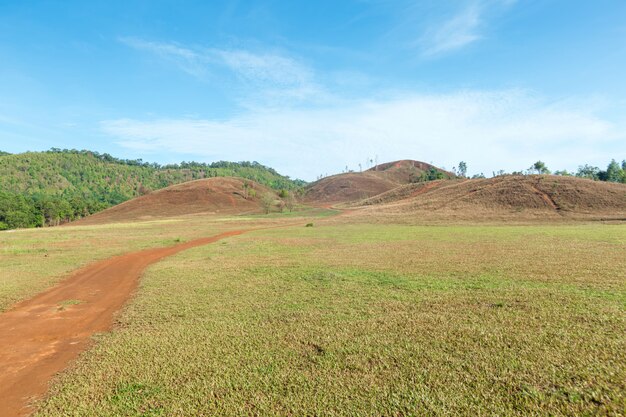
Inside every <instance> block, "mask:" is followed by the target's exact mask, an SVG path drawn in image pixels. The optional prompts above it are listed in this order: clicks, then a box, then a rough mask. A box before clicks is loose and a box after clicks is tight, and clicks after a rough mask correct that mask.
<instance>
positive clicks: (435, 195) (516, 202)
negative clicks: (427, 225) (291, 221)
mask: <svg viewBox="0 0 626 417" xmlns="http://www.w3.org/2000/svg"><path fill="white" fill-rule="evenodd" d="M351 205H352V206H373V207H375V208H376V211H378V212H381V213H389V214H391V213H395V214H411V213H422V214H424V213H427V215H428V216H429V217H432V216H437V215H439V214H448V215H452V216H453V217H459V218H478V217H485V218H489V217H490V216H492V215H496V217H498V216H502V215H505V216H504V217H506V215H511V216H515V217H539V218H542V217H546V216H548V217H571V218H576V217H590V216H591V217H606V218H625V217H626V185H624V184H615V183H607V182H600V181H592V180H586V179H580V178H575V177H562V176H554V175H529V176H513V175H509V176H501V177H496V178H489V179H473V180H469V179H465V180H463V179H457V180H440V181H430V182H425V183H417V184H408V185H404V186H400V187H397V188H395V189H393V190H390V191H388V192H385V193H383V194H379V195H377V196H375V197H372V198H369V199H365V200H362V201H360V202H357V203H353V204H351Z"/></svg>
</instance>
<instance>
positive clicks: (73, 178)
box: [0, 148, 305, 230]
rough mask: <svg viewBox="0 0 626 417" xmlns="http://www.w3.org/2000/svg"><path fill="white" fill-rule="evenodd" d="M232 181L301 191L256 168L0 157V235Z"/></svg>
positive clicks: (72, 155)
mask: <svg viewBox="0 0 626 417" xmlns="http://www.w3.org/2000/svg"><path fill="white" fill-rule="evenodd" d="M224 176H236V177H242V178H246V179H250V180H253V181H256V182H258V183H260V184H263V185H266V186H268V187H271V188H274V189H277V190H281V189H284V190H293V189H296V188H299V187H301V186H303V185H304V184H305V183H304V182H303V181H300V180H292V179H290V178H289V177H286V176H283V175H280V174H279V173H278V172H276V171H275V170H274V169H272V168H269V167H266V166H264V165H262V164H259V163H258V162H226V161H219V162H214V163H211V164H206V163H198V162H181V163H180V164H170V165H159V164H156V163H148V162H143V161H142V160H141V159H139V160H126V159H118V158H114V157H113V156H111V155H109V154H106V153H104V154H100V153H98V152H92V151H87V150H81V151H79V150H67V149H63V150H62V149H57V148H53V149H51V150H49V151H46V152H27V153H21V154H15V155H11V154H8V153H6V152H2V153H0V230H3V229H13V228H19V227H41V226H49V225H58V224H60V223H64V222H68V221H71V220H74V219H78V218H81V217H84V216H87V215H89V214H92V213H95V212H98V211H101V210H104V209H106V208H108V207H111V206H113V205H116V204H119V203H122V202H124V201H126V200H129V199H131V198H133V197H137V196H140V195H144V194H147V193H149V192H151V191H154V190H158V189H160V188H164V187H167V186H170V185H173V184H178V183H181V182H185V181H191V180H196V179H201V178H210V177H224Z"/></svg>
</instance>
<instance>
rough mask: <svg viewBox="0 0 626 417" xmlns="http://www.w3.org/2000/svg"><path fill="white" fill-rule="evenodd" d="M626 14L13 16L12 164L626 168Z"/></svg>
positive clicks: (51, 9)
mask: <svg viewBox="0 0 626 417" xmlns="http://www.w3.org/2000/svg"><path fill="white" fill-rule="evenodd" d="M625 17H626V4H624V3H623V2H619V1H609V0H605V1H602V2H599V3H595V4H591V3H589V2H576V4H572V2H566V1H564V0H555V1H552V2H538V1H532V0H526V1H524V0H461V1H458V2H453V3H447V4H445V5H443V4H440V2H436V1H418V2H410V1H397V2H385V1H369V2H362V1H347V2H342V3H341V4H339V5H338V4H336V3H335V2H328V1H324V2H318V3H315V4H310V3H300V4H296V3H289V4H277V3H271V2H238V3H232V2H219V3H218V2H212V3H211V4H204V3H203V2H193V1H190V2H186V3H185V4H184V5H180V3H172V2H159V3H158V4H157V3H152V4H150V5H149V6H146V5H145V3H138V2H133V3H131V4H127V3H124V2H107V3H104V2H102V3H93V2H90V3H89V4H84V3H81V2H77V1H73V2H66V3H64V4H63V5H62V6H59V5H55V4H50V3H47V2H35V3H31V4H24V3H21V2H13V3H8V2H7V3H5V4H2V5H0V59H1V60H2V62H3V65H2V66H0V97H1V98H2V99H1V100H0V150H1V151H7V152H11V153H21V152H25V151H28V150H30V151H45V150H48V149H50V148H68V149H88V150H92V151H96V152H100V153H109V154H111V155H113V156H115V157H118V158H122V159H142V160H145V161H151V162H157V163H159V164H169V163H179V162H181V161H191V160H193V161H196V162H206V163H211V162H215V161H219V160H226V161H245V160H249V161H258V162H259V163H261V164H263V165H266V166H269V167H272V168H274V169H276V170H277V171H278V172H280V173H281V174H283V175H288V176H290V177H292V178H301V179H304V180H306V181H312V180H314V179H315V178H317V177H318V176H319V175H323V174H334V173H340V172H342V171H344V170H345V169H346V167H348V168H349V169H352V170H354V171H358V164H359V163H361V164H362V166H363V168H364V169H365V165H366V164H365V161H366V160H372V159H374V158H376V159H377V161H378V162H379V163H382V162H389V161H395V160H403V159H413V160H419V161H423V162H427V163H431V164H433V165H435V166H438V167H441V168H444V169H447V170H451V169H452V167H454V166H456V165H457V164H458V163H459V162H460V161H465V162H466V163H467V165H468V172H469V173H470V174H478V173H481V172H482V173H484V174H485V175H487V176H489V175H490V174H491V173H492V172H497V171H499V170H504V171H507V172H511V171H519V170H524V169H527V168H528V167H529V166H530V165H531V164H533V163H534V162H535V161H537V160H541V161H544V162H545V163H546V165H547V166H548V167H549V168H550V169H552V170H556V169H559V170H563V169H565V170H568V171H575V170H576V169H577V168H578V166H580V165H584V164H590V165H594V166H598V167H600V168H605V167H606V165H607V164H608V163H609V162H610V161H611V160H612V159H616V160H618V161H621V160H622V159H626V111H625V110H626V83H624V82H623V75H622V71H623V70H621V69H622V68H625V67H626V44H624V42H623V39H624V36H625V35H626V24H625V23H624V22H626V19H625Z"/></svg>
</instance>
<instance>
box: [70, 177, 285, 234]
mask: <svg viewBox="0 0 626 417" xmlns="http://www.w3.org/2000/svg"><path fill="white" fill-rule="evenodd" d="M244 183H246V184H248V186H249V188H248V189H247V190H246V189H244ZM252 190H254V191H252ZM246 193H247V195H246ZM266 193H271V194H275V193H274V192H273V191H272V190H270V189H269V188H267V187H264V186H262V185H260V184H258V183H256V182H254V181H250V180H245V179H242V178H234V177H215V178H207V179H201V180H196V181H189V182H185V183H182V184H177V185H173V186H170V187H167V188H164V189H161V190H158V191H155V192H153V193H150V194H147V195H144V196H141V197H137V198H134V199H132V200H129V201H126V202H124V203H122V204H118V205H117V206H114V207H111V208H109V209H107V210H104V211H101V212H99V213H96V214H94V215H92V216H89V217H85V218H84V219H81V220H78V221H77V222H73V223H72V224H85V225H87V224H105V223H112V222H126V221H135V220H149V219H158V218H167V217H173V216H181V215H186V214H199V213H213V214H231V215H232V214H244V213H261V212H262V211H263V210H262V207H261V197H263V195H264V194H266Z"/></svg>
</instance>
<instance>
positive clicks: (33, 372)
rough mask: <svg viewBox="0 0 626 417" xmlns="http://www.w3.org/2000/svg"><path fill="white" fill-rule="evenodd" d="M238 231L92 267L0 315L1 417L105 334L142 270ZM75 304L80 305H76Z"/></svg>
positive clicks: (19, 410) (15, 412)
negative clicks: (96, 337)
mask: <svg viewBox="0 0 626 417" xmlns="http://www.w3.org/2000/svg"><path fill="white" fill-rule="evenodd" d="M245 232H246V231H245V230H237V231H231V232H226V233H222V234H219V235H217V236H213V237H208V238H203V239H198V240H194V241H191V242H187V243H182V244H179V245H176V246H172V247H168V248H156V249H147V250H143V251H139V252H134V253H130V254H127V255H122V256H117V257H114V258H111V259H107V260H105V261H100V262H96V263H94V264H92V265H90V266H87V267H86V268H83V269H81V270H79V271H78V272H76V273H75V274H73V275H72V276H71V277H70V278H68V279H66V280H64V281H63V282H61V283H59V284H58V285H57V286H55V287H53V288H50V289H49V290H47V291H45V292H43V293H41V294H39V295H37V296H35V297H33V298H31V299H30V300H26V301H23V302H21V303H19V304H17V305H15V306H14V307H13V308H12V309H11V310H9V311H7V312H5V313H3V314H1V315H0V369H1V370H2V372H1V373H0V415H1V416H3V417H8V416H19V415H27V414H29V413H30V412H32V410H31V409H29V408H28V403H29V402H30V401H31V400H32V399H33V398H37V397H39V396H41V395H42V394H44V393H45V392H46V389H47V387H48V381H50V379H51V378H52V376H53V375H54V374H55V373H57V372H59V371H61V370H63V369H64V368H65V367H66V366H67V364H68V363H69V362H70V361H71V360H73V359H74V358H76V357H77V355H78V354H79V353H80V352H81V351H83V350H84V349H85V348H86V347H87V346H88V345H89V343H90V338H91V336H92V335H93V334H94V333H99V332H104V331H107V330H109V329H110V328H111V327H112V325H113V320H114V315H115V313H116V312H117V311H118V310H119V309H120V308H121V307H122V306H123V305H124V304H125V303H126V301H127V300H128V299H129V298H130V296H131V295H132V294H133V293H134V291H135V289H136V288H137V283H138V279H139V277H140V276H141V274H142V272H143V271H144V269H145V268H146V267H147V266H148V265H150V264H152V263H154V262H156V261H158V260H160V259H162V258H164V257H166V256H170V255H174V254H175V253H178V252H180V251H183V250H185V249H189V248H193V247H196V246H200V245H205V244H208V243H212V242H215V241H218V240H220V239H224V238H226V237H230V236H235V235H239V234H242V233H245ZM76 302H79V303H78V304H76Z"/></svg>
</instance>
